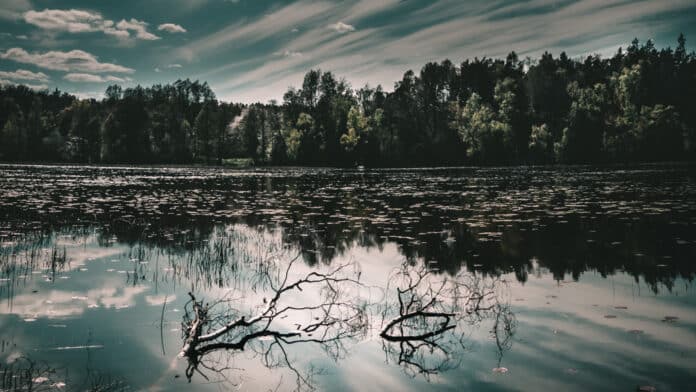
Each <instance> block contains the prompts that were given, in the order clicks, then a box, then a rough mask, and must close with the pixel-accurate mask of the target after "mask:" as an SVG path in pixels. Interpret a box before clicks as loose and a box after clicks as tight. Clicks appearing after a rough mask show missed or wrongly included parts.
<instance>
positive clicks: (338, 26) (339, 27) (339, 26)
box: [327, 22, 355, 34]
mask: <svg viewBox="0 0 696 392" xmlns="http://www.w3.org/2000/svg"><path fill="white" fill-rule="evenodd" d="M327 27H328V28H330V29H331V30H334V31H336V32H338V33H340V34H343V33H349V32H351V31H355V26H352V25H349V24H346V23H343V22H338V23H334V24H330V25H328V26H327Z"/></svg>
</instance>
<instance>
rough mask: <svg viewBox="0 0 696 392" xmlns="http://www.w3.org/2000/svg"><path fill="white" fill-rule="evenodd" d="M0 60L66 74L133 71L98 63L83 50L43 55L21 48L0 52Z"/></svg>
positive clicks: (95, 58) (132, 70)
mask: <svg viewBox="0 0 696 392" xmlns="http://www.w3.org/2000/svg"><path fill="white" fill-rule="evenodd" d="M0 58H1V59H4V60H11V61H15V62H18V63H23V64H32V65H34V66H36V67H39V68H44V69H49V70H54V71H66V72H92V73H106V72H113V73H133V72H135V70H134V69H131V68H128V67H124V66H121V65H117V64H111V63H102V62H99V60H98V59H97V57H96V56H94V55H92V54H90V53H87V52H85V51H83V50H71V51H68V52H61V51H56V50H53V51H49V52H45V53H37V52H33V53H29V52H27V51H26V50H24V49H22V48H11V49H8V50H7V51H5V52H0Z"/></svg>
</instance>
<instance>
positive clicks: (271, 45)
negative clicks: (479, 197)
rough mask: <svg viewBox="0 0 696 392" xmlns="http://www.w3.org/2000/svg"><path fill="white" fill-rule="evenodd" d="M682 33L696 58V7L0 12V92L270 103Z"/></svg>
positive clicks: (72, 0)
mask: <svg viewBox="0 0 696 392" xmlns="http://www.w3.org/2000/svg"><path fill="white" fill-rule="evenodd" d="M680 32H683V33H684V34H685V35H686V38H687V47H688V48H689V50H691V49H692V48H694V47H695V46H694V45H693V42H696V0H522V1H513V0H343V1H328V0H296V1H274V0H147V1H142V0H118V1H111V0H108V1H107V0H103V1H94V0H92V1H77V0H0V83H2V84H8V83H22V84H26V85H28V86H31V87H34V88H38V89H40V88H50V89H53V88H59V89H61V90H63V91H67V92H69V93H72V94H76V95H78V96H80V97H95V98H100V97H102V96H103V93H104V91H105V89H106V87H107V86H108V85H110V84H120V85H122V86H124V87H129V86H134V85H136V84H142V85H150V84H154V83H169V82H173V81H175V80H177V79H185V78H190V79H192V80H196V79H197V80H200V81H207V82H208V83H209V84H210V86H211V87H212V89H213V91H214V92H215V93H216V95H217V97H218V98H219V99H222V100H225V101H234V102H244V103H252V102H267V101H269V100H271V99H276V100H278V101H280V100H282V96H283V93H284V92H285V91H286V90H287V89H288V87H289V86H298V87H299V86H301V84H302V79H303V76H304V74H305V73H306V71H308V70H309V69H312V68H320V69H322V70H324V71H332V72H334V73H335V74H336V75H337V76H338V77H345V78H346V79H347V81H348V82H350V83H351V85H352V86H353V87H355V88H359V87H361V86H363V85H365V84H369V85H371V86H376V85H377V84H382V85H383V86H384V88H385V89H387V90H391V89H392V87H393V84H394V82H395V81H397V80H399V79H401V76H402V75H403V73H404V72H405V71H407V70H409V69H413V70H414V71H416V72H417V71H419V70H420V68H421V67H422V66H423V65H424V64H425V63H427V62H429V61H441V60H443V59H446V58H448V59H450V60H452V61H453V62H454V63H455V64H456V63H459V62H461V61H463V60H465V59H467V58H469V59H473V58H474V57H479V58H481V57H502V58H504V57H505V56H506V55H507V54H508V53H509V52H510V51H512V50H514V51H515V52H517V54H518V55H519V56H520V58H524V57H526V56H530V57H532V58H535V57H538V56H539V55H540V54H541V53H543V52H544V51H549V52H551V53H553V54H555V55H557V54H559V53H560V52H561V51H566V52H567V53H568V55H570V56H571V57H579V56H583V55H587V54H595V53H596V54H601V55H603V56H605V57H608V56H611V55H612V54H613V53H615V52H616V50H617V49H618V48H619V47H620V46H623V47H625V46H627V45H628V44H629V43H630V41H631V40H632V39H633V38H634V37H637V38H639V39H640V40H641V41H644V40H647V39H652V40H653V41H654V42H655V44H656V46H657V47H666V46H672V47H674V46H676V39H677V36H678V35H679V33H680Z"/></svg>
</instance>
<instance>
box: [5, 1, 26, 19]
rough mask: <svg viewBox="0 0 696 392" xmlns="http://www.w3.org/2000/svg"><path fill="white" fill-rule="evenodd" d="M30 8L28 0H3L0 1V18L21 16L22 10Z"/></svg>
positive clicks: (17, 17) (19, 17) (18, 17)
mask: <svg viewBox="0 0 696 392" xmlns="http://www.w3.org/2000/svg"><path fill="white" fill-rule="evenodd" d="M29 9H31V3H30V2H29V0H3V1H2V2H0V20H2V19H4V20H16V19H21V18H22V12H24V11H26V10H29Z"/></svg>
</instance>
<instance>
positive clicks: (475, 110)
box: [453, 93, 512, 163]
mask: <svg viewBox="0 0 696 392" xmlns="http://www.w3.org/2000/svg"><path fill="white" fill-rule="evenodd" d="M453 111H454V116H455V120H454V126H455V127H456V128H457V130H458V132H459V135H460V137H461V138H462V141H463V142H464V143H465V144H466V146H467V147H466V154H467V157H468V158H469V159H471V160H473V161H474V162H478V163H501V162H503V161H504V160H505V159H506V150H508V151H509V144H510V142H511V132H512V128H511V126H510V124H509V123H507V122H505V119H506V117H505V116H504V115H501V114H500V113H496V112H495V111H494V110H493V109H492V108H491V106H490V105H488V104H486V103H484V102H483V99H482V98H481V96H479V95H478V94H477V93H473V94H472V95H471V97H469V99H468V100H467V101H466V104H465V105H464V107H462V108H460V107H459V106H458V105H454V106H453Z"/></svg>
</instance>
